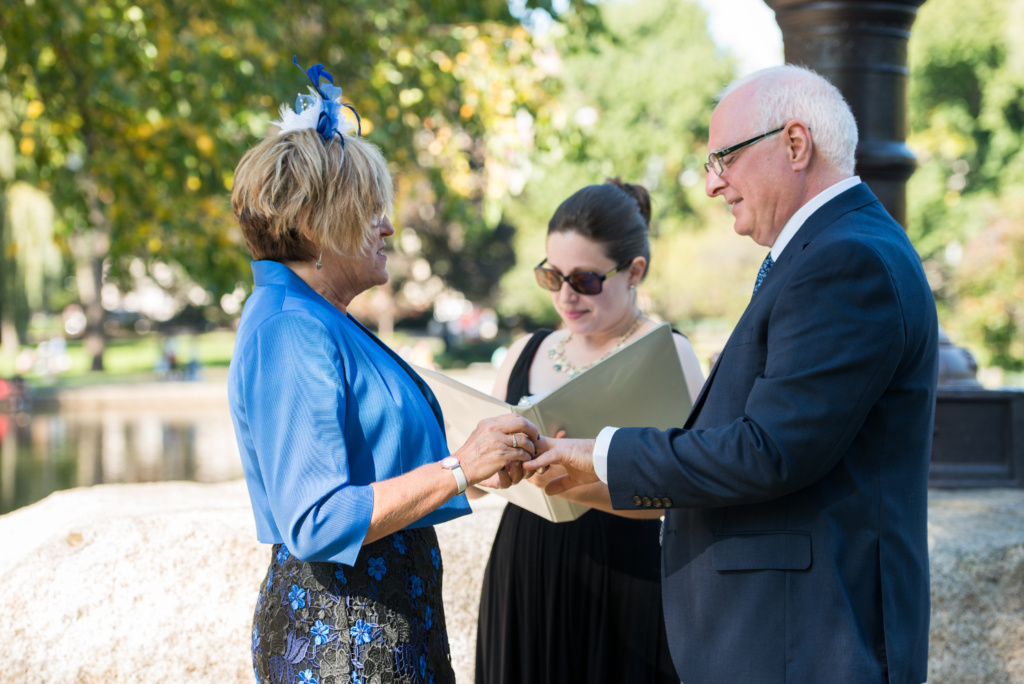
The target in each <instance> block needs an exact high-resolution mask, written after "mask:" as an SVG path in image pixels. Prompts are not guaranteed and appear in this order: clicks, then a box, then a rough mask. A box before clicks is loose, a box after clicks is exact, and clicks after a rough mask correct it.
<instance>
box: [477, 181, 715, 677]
mask: <svg viewBox="0 0 1024 684" xmlns="http://www.w3.org/2000/svg"><path fill="white" fill-rule="evenodd" d="M650 219H651V201H650V195H649V194H648V192H647V190H646V189H645V188H643V187H642V186H639V185H632V184H629V183H623V182H621V181H620V180H618V179H615V180H609V181H608V182H606V183H603V184H601V185H591V186H588V187H585V188H583V189H582V190H579V191H578V192H576V193H575V194H574V195H572V196H571V197H569V199H567V200H565V201H564V202H563V203H562V204H561V206H559V207H558V210H557V211H556V212H555V214H554V216H553V217H552V218H551V221H550V222H549V223H548V238H547V257H546V258H545V259H544V260H543V261H541V263H540V264H538V266H537V267H536V269H535V273H536V276H537V282H538V284H539V285H540V286H541V287H543V288H545V289H547V290H550V291H551V301H552V303H553V304H554V306H555V309H556V310H557V311H558V315H559V316H560V317H561V319H562V323H563V326H562V329H560V330H557V331H551V330H538V331H537V332H535V333H534V334H532V335H527V336H525V337H523V338H521V339H519V340H518V341H516V342H515V343H514V344H513V345H512V347H511V349H510V350H509V353H508V356H507V357H506V359H505V362H504V363H503V364H502V367H501V369H500V370H499V371H498V377H497V379H496V381H495V386H494V392H493V393H494V396H496V397H498V398H500V399H503V400H504V401H506V402H508V403H511V404H515V403H518V402H519V400H520V399H521V398H522V397H524V396H529V395H537V394H543V393H547V392H550V391H552V390H554V389H555V388H557V387H558V386H559V385H561V384H562V383H564V382H566V381H567V380H569V379H570V378H572V377H574V376H575V375H578V374H579V373H581V372H583V371H584V370H586V369H587V368H590V367H591V366H593V365H594V364H596V363H598V362H600V361H601V360H603V359H604V358H606V357H607V356H609V355H610V354H612V353H613V352H615V351H616V350H618V349H620V348H622V347H623V346H625V345H627V344H630V343H631V342H633V341H634V340H636V339H638V338H640V337H641V336H643V335H644V334H645V333H647V332H650V331H651V330H652V329H653V328H654V327H655V325H656V324H655V323H654V321H652V320H650V319H648V318H647V317H646V316H644V315H643V313H642V312H641V311H640V308H639V307H638V305H637V301H636V286H637V285H638V284H639V283H640V281H641V280H643V278H644V275H645V274H646V272H647V267H648V264H649V263H650V245H649V241H648V230H649V225H650ZM674 338H675V342H676V349H677V352H678V354H679V359H680V362H681V364H682V367H683V372H684V375H685V377H686V381H687V385H688V387H689V390H690V392H691V394H692V395H693V396H694V397H696V393H697V392H698V391H699V390H700V387H701V385H702V384H703V376H702V374H701V370H700V365H699V363H698V361H697V357H696V355H695V354H694V352H693V347H692V346H691V345H690V343H689V341H688V340H687V339H686V338H685V337H683V336H682V335H679V334H676V335H674ZM608 401H612V402H613V401H615V392H614V388H609V392H608ZM558 474H560V473H557V472H555V470H554V468H552V469H551V470H549V471H548V472H547V473H544V474H538V475H535V476H533V477H532V478H531V482H533V484H536V485H538V486H541V487H543V486H544V484H545V483H546V482H547V481H549V480H550V479H551V478H553V477H555V476H557V475H558ZM567 496H568V497H570V498H572V499H573V500H574V501H579V502H581V503H584V504H587V505H588V506H590V507H591V509H592V510H590V511H588V512H587V513H585V514H583V515H582V516H581V517H579V518H578V519H576V520H574V521H572V522H563V523H552V522H549V521H547V520H545V519H543V518H541V517H539V516H536V515H534V514H533V513H530V512H528V511H526V510H524V509H522V508H519V507H518V506H515V505H513V504H508V505H506V507H505V510H504V513H503V515H502V519H501V524H500V526H499V527H498V531H497V534H496V536H495V540H494V545H493V547H492V549H491V556H490V559H489V561H488V564H487V570H486V572H485V574H484V580H483V589H482V596H481V601H480V614H479V623H478V630H477V648H476V682H477V684H514V683H523V684H527V683H533V682H588V684H594V683H597V684H602V683H605V682H607V683H609V684H610V683H612V682H658V683H661V682H672V683H673V684H678V682H679V677H678V675H677V674H676V672H675V668H674V667H673V665H672V660H671V657H670V656H669V651H668V643H667V641H666V638H665V626H664V619H663V615H662V608H661V578H660V568H661V564H660V563H661V560H660V559H661V548H660V544H659V541H658V535H659V527H660V524H661V523H660V521H659V520H657V518H658V517H659V514H658V513H657V512H656V511H636V512H634V511H628V512H627V511H614V512H613V511H612V508H611V501H610V498H609V496H608V489H607V486H606V485H603V484H597V485H591V486H588V487H577V488H575V489H573V490H571V491H570V492H568V493H567ZM613 513H614V514H613ZM637 518H640V519H637Z"/></svg>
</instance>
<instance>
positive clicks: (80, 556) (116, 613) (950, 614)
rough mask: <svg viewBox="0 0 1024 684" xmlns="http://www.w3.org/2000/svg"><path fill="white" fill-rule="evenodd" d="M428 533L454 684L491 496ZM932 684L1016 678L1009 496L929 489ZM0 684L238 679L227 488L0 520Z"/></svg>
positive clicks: (461, 670) (1014, 495)
mask: <svg viewBox="0 0 1024 684" xmlns="http://www.w3.org/2000/svg"><path fill="white" fill-rule="evenodd" d="M474 504H475V508H476V513H474V515H472V516H467V517H464V518H461V519H459V520H456V521H454V522H451V523H447V524H445V525H441V526H439V527H438V528H437V532H438V536H439V538H440V541H441V546H442V552H443V556H444V563H445V583H444V601H445V610H446V614H447V618H448V626H449V636H450V640H451V645H452V658H453V661H454V664H455V669H456V674H457V675H458V679H459V681H460V682H463V683H466V682H471V681H472V679H473V652H474V640H475V635H476V610H477V600H478V595H479V588H480V580H481V576H482V574H483V567H484V564H485V563H486V559H487V553H488V551H489V549H490V543H491V539H492V538H493V536H494V531H495V529H496V528H497V523H498V518H499V517H500V513H501V508H502V502H501V500H500V499H498V498H497V497H493V496H492V497H487V498H485V499H482V500H480V501H479V502H474ZM929 532H930V543H931V552H932V570H933V577H932V601H933V607H932V635H931V663H930V669H929V677H930V678H929V682H930V683H931V684H954V683H956V684H973V683H978V684H981V683H982V682H984V684H1000V683H1011V682H1024V492H1021V491H1014V490H986V491H978V492H932V496H931V500H930V522H929ZM0 540H3V546H2V548H3V552H2V553H0V583H2V586H3V587H4V589H3V592H2V594H0V625H3V627H0V635H2V638H0V680H2V681H4V682H7V681H10V682H22V681H26V682H27V681H42V682H48V683H51V684H60V683H63V682H100V681H102V682H104V684H119V683H120V682H125V683H127V682H133V683H134V682H147V683H148V684H158V683H161V682H169V683H170V682H175V683H176V682H182V683H186V682H188V683H191V682H199V681H203V682H206V681H209V682H214V681H215V682H219V683H221V684H225V683H228V682H252V681H253V677H252V666H251V661H250V657H249V643H250V622H251V618H252V610H253V605H254V601H255V596H256V591H257V588H258V586H259V583H260V581H261V580H262V577H263V573H264V572H265V570H266V565H267V561H268V557H267V556H268V551H267V548H266V547H263V546H261V545H260V544H258V543H256V541H255V533H254V529H253V522H252V514H251V512H250V510H249V502H248V497H247V495H246V492H245V486H244V484H243V483H241V482H232V483H227V484H219V485H204V484H195V483H161V484H143V485H105V486H98V487H92V488H82V489H76V490H70V491H66V492H58V493H56V494H53V495H51V496H50V497H48V498H47V499H45V500H43V501H41V502H39V503H38V504H35V505H33V506H29V507H27V508H24V509H21V510H18V511H15V512H13V513H10V514H8V515H5V516H0Z"/></svg>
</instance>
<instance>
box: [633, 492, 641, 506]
mask: <svg viewBox="0 0 1024 684" xmlns="http://www.w3.org/2000/svg"><path fill="white" fill-rule="evenodd" d="M633 505H635V506H639V505H640V495H639V494H634V495H633Z"/></svg>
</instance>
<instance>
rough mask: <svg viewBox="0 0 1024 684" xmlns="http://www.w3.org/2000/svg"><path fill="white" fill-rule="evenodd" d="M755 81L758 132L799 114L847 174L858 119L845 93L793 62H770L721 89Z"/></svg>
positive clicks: (823, 152) (822, 151)
mask: <svg viewBox="0 0 1024 684" xmlns="http://www.w3.org/2000/svg"><path fill="white" fill-rule="evenodd" d="M750 83H755V84H756V88H757V92H756V93H755V94H754V107H755V109H756V111H755V113H754V120H755V122H756V123H757V124H758V126H757V132H759V133H760V132H764V131H770V130H772V129H773V128H778V127H779V126H782V125H783V124H785V123H787V122H789V121H792V120H793V119H796V120H797V121H801V122H803V123H804V124H806V125H807V127H808V128H809V129H810V130H811V139H812V140H813V141H814V145H815V147H816V148H817V150H818V154H819V155H820V156H821V158H822V159H823V160H824V161H825V162H826V163H827V164H828V165H830V166H832V167H834V168H835V169H836V170H837V171H839V172H840V173H842V174H843V175H846V176H852V175H853V170H854V167H855V165H856V151H857V122H856V120H854V118H853V112H852V111H850V105H848V104H847V103H846V100H845V99H844V98H843V95H842V93H840V92H839V89H838V88H836V87H835V86H834V85H832V84H831V83H829V82H828V81H827V80H826V79H825V78H824V77H823V76H821V75H820V74H818V73H817V72H815V71H812V70H811V69H807V68H806V67H802V66H796V65H794V64H785V65H783V66H775V67H768V68H767V69H761V70H760V71H755V72H754V73H752V74H748V75H747V76H743V77H741V78H738V79H736V80H735V81H733V82H732V83H730V84H729V85H727V86H726V87H725V88H723V89H722V91H721V92H720V93H719V94H718V101H719V102H721V101H722V100H723V99H725V97H726V96H727V95H729V93H731V92H733V91H735V90H737V89H739V88H742V87H743V86H745V85H747V84H750Z"/></svg>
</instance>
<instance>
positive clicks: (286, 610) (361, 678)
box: [252, 527, 455, 684]
mask: <svg viewBox="0 0 1024 684" xmlns="http://www.w3.org/2000/svg"><path fill="white" fill-rule="evenodd" d="M441 577H442V567H441V555H440V550H439V548H438V546H437V537H436V535H435V534H434V530H433V528H431V527H427V528H420V529H412V530H404V531H402V532H398V533H396V534H393V535H390V536H388V537H384V538H383V539H379V540H377V541H376V542H373V543H372V544H368V545H366V546H364V547H363V549H362V550H361V552H360V554H359V557H358V559H357V560H356V563H355V565H354V566H343V565H340V564H336V563H318V562H310V563H306V562H303V561H301V560H299V559H298V558H296V557H295V556H294V555H293V554H291V553H289V551H288V549H287V548H285V547H284V545H281V544H276V545H275V546H274V548H273V550H272V551H271V563H270V568H269V569H268V571H267V577H266V579H264V581H263V585H262V587H261V589H260V595H259V598H258V600H257V604H256V613H255V616H254V619H253V632H252V653H253V664H254V671H255V674H256V681H257V682H261V684H399V683H401V684H406V683H408V684H451V683H453V682H454V681H455V674H454V672H453V671H452V668H451V657H450V655H449V647H448V635H447V632H446V630H445V622H444V607H443V605H442V602H441Z"/></svg>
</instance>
